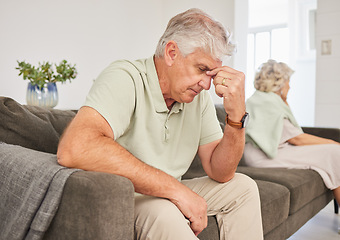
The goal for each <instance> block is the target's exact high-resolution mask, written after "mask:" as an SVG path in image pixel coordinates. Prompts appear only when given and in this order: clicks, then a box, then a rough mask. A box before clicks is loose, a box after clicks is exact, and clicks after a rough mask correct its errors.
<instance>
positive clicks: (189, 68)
mask: <svg viewBox="0 0 340 240" xmlns="http://www.w3.org/2000/svg"><path fill="white" fill-rule="evenodd" d="M221 66H222V62H221V61H220V60H216V59H214V58H212V57H211V56H210V55H209V54H207V53H205V52H203V51H200V50H197V51H195V52H194V53H191V54H189V55H187V56H186V57H183V56H182V55H178V56H177V57H176V59H175V62H174V64H173V65H172V66H171V70H170V74H169V87H170V95H171V96H170V97H171V98H172V99H174V100H175V101H177V102H183V103H189V102H192V101H193V100H194V98H195V96H197V95H198V94H199V93H200V92H201V91H202V90H203V89H205V90H208V89H209V88H210V84H211V76H208V75H207V74H206V72H207V71H210V70H213V69H215V68H217V67H221Z"/></svg>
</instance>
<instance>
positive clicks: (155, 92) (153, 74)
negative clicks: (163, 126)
mask: <svg viewBox="0 0 340 240" xmlns="http://www.w3.org/2000/svg"><path fill="white" fill-rule="evenodd" d="M146 76H147V80H148V84H149V87H150V91H151V95H152V99H153V103H154V105H155V109H156V112H158V113H161V112H169V109H168V107H167V106H166V104H165V101H164V97H163V94H162V90H161V87H160V85H159V79H158V75H157V71H156V66H155V62H154V57H153V56H152V57H150V58H148V59H147V60H146ZM183 107H184V104H183V103H179V102H175V104H174V106H173V107H172V109H171V112H173V113H178V112H180V111H181V110H182V109H183Z"/></svg>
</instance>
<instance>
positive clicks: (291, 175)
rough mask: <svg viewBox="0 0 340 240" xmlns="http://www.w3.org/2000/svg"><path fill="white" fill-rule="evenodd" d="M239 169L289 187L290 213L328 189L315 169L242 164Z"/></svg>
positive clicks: (260, 178)
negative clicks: (251, 166)
mask: <svg viewBox="0 0 340 240" xmlns="http://www.w3.org/2000/svg"><path fill="white" fill-rule="evenodd" d="M237 171H238V172H240V173H244V174H246V175H248V176H250V177H251V178H253V179H257V180H263V181H270V182H273V183H278V184H281V185H283V186H285V187H287V188H288V189H289V191H290V211H289V213H290V214H293V213H295V212H296V211H298V210H299V209H300V208H302V207H303V206H304V205H306V204H308V203H309V202H310V201H312V200H313V199H315V198H317V197H319V196H320V195H322V194H324V193H325V192H327V191H328V189H327V188H326V186H325V185H324V183H323V181H322V178H321V177H320V175H319V174H318V173H317V172H315V171H313V170H306V169H304V170H303V169H285V168H250V167H242V166H240V167H238V169H237Z"/></svg>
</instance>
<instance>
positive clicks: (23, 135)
mask: <svg viewBox="0 0 340 240" xmlns="http://www.w3.org/2000/svg"><path fill="white" fill-rule="evenodd" d="M75 114H76V112H75V111H71V110H57V109H50V108H42V107H37V106H28V105H21V104H20V103H18V102H16V101H15V100H13V99H11V98H7V97H0V142H5V143H9V144H15V145H20V146H23V147H26V148H30V149H34V150H38V151H43V152H48V153H56V152H57V148H58V142H59V138H60V136H61V134H62V133H63V131H64V129H65V128H66V126H67V125H68V124H69V122H70V121H71V120H72V119H73V117H74V116H75Z"/></svg>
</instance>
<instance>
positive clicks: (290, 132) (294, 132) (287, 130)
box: [280, 118, 303, 144]
mask: <svg viewBox="0 0 340 240" xmlns="http://www.w3.org/2000/svg"><path fill="white" fill-rule="evenodd" d="M302 133H303V131H302V130H301V129H299V128H297V127H295V126H294V125H293V124H292V123H291V122H290V121H289V120H288V119H287V118H285V119H283V129H282V136H281V140H280V144H283V143H285V142H287V141H288V140H289V139H291V138H294V137H296V136H298V135H300V134H302Z"/></svg>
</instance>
